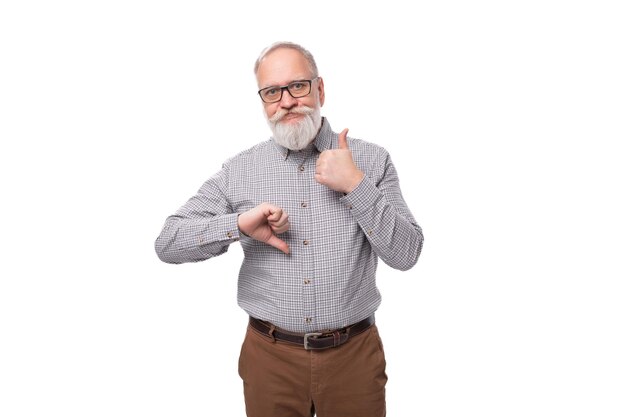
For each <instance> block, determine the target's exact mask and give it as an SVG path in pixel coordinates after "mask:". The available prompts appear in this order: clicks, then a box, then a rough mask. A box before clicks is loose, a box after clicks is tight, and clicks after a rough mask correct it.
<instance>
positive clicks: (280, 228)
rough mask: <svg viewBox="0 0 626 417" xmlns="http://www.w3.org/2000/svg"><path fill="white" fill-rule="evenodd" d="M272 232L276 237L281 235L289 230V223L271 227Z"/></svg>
mask: <svg viewBox="0 0 626 417" xmlns="http://www.w3.org/2000/svg"><path fill="white" fill-rule="evenodd" d="M271 228H272V231H273V232H274V233H276V234H277V235H279V234H281V233H285V232H286V231H287V230H289V222H287V223H285V224H283V225H281V226H271Z"/></svg>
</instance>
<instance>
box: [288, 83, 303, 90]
mask: <svg viewBox="0 0 626 417" xmlns="http://www.w3.org/2000/svg"><path fill="white" fill-rule="evenodd" d="M304 88H305V83H303V82H300V81H295V82H293V83H291V84H290V85H289V89H290V90H292V91H298V90H303V89H304Z"/></svg>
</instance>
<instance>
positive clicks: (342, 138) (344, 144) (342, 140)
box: [339, 128, 349, 149]
mask: <svg viewBox="0 0 626 417" xmlns="http://www.w3.org/2000/svg"><path fill="white" fill-rule="evenodd" d="M347 136H348V128H345V129H344V130H342V131H341V133H340V134H339V149H349V148H348V139H347Z"/></svg>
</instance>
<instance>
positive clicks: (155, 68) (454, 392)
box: [0, 0, 626, 417]
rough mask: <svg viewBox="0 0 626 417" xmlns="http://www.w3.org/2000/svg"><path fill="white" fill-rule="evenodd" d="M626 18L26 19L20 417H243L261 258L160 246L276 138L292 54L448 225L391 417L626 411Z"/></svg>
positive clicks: (485, 11)
mask: <svg viewBox="0 0 626 417" xmlns="http://www.w3.org/2000/svg"><path fill="white" fill-rule="evenodd" d="M406 3H407V4H409V2H406ZM619 3H620V2H618V1H615V2H610V1H546V0H543V1H523V2H522V1H518V2H512V1H508V2H503V1H484V0H483V1H475V2H464V1H436V2H435V1H433V2H420V3H415V4H412V5H411V7H410V8H409V7H408V6H405V5H403V4H404V2H399V1H385V2H382V3H380V2H377V3H367V2H363V1H358V2H357V1H341V2H339V1H337V2H332V3H331V2H325V1H319V2H307V3H296V2H292V1H290V2H284V1H272V2H255V3H253V2H250V3H249V4H245V3H241V2H231V3H229V4H228V5H225V4H223V5H219V6H216V5H211V4H210V2H203V1H196V2H191V1H178V2H165V1H138V0H125V1H106V2H105V1H100V2H97V1H56V2H44V1H40V2H35V1H19V2H18V1H6V2H3V3H2V5H1V6H0V60H1V64H0V139H1V141H2V147H1V149H2V151H1V164H0V181H1V184H0V185H1V187H2V188H1V190H2V204H1V207H0V210H1V215H2V227H1V228H0V256H1V263H0V268H1V270H0V274H1V283H0V350H1V354H0V415H2V416H7V417H9V416H11V417H12V416H51V415H62V416H81V417H83V416H133V417H135V416H151V417H156V416H216V415H219V416H244V406H243V394H242V385H241V381H240V379H239V376H238V375H237V359H238V355H239V349H240V345H241V341H242V339H243V334H244V331H245V325H246V320H247V317H246V315H245V313H244V312H243V311H242V310H241V309H239V307H238V306H237V304H236V278H237V271H238V268H239V265H240V261H241V258H242V252H241V248H240V247H239V245H238V244H235V245H232V246H231V248H230V250H229V252H228V253H227V254H226V255H224V256H222V257H219V258H216V259H212V260H210V261H208V262H206V263H200V264H186V265H178V266H174V265H167V264H164V263H161V262H160V261H159V260H158V259H157V257H156V255H155V253H154V249H153V242H154V239H155V238H156V237H157V235H158V233H159V232H160V230H161V227H162V225H163V222H164V220H165V218H166V217H167V216H168V215H169V214H172V213H173V212H174V211H175V210H176V209H177V208H178V207H179V206H180V205H182V204H183V203H185V201H186V200H187V199H188V198H189V197H191V196H192V195H193V194H194V193H195V191H196V190H197V189H198V188H199V187H200V185H201V184H202V183H203V182H204V181H205V180H206V179H207V178H208V177H210V176H211V175H212V174H213V173H214V172H216V171H217V170H218V169H219V168H220V166H221V163H222V162H223V161H224V160H226V159H227V158H229V157H231V156H233V155H234V154H235V153H237V152H239V151H241V150H243V149H246V148H248V147H250V146H252V145H254V144H256V143H257V142H259V141H261V140H265V139H266V138H267V137H269V134H270V132H269V129H268V128H267V126H266V124H265V121H264V119H263V117H262V113H261V105H260V102H259V99H258V96H256V84H255V80H254V77H253V73H252V66H253V62H254V60H255V59H256V57H257V55H258V54H259V52H260V51H261V50H262V49H263V48H264V47H265V46H267V45H268V44H270V43H272V42H274V41H277V40H291V41H295V42H299V43H302V44H303V45H304V46H305V47H307V48H308V49H310V50H311V51H312V52H313V54H314V55H315V56H316V58H317V61H318V66H319V68H320V74H321V75H322V76H323V77H324V80H325V85H326V106H325V107H324V108H323V114H324V115H325V116H327V117H328V118H329V120H330V122H331V124H332V125H333V127H334V128H335V130H341V129H342V128H343V127H349V128H350V135H351V136H354V137H360V138H363V139H366V140H369V141H372V142H375V143H378V144H380V145H383V146H384V147H386V148H387V149H388V150H389V151H390V153H391V155H392V157H393V160H394V162H395V164H396V167H397V169H398V172H399V174H400V179H401V185H402V189H403V192H404V196H405V199H406V200H407V202H408V204H409V206H410V207H411V209H412V211H413V213H414V215H415V217H416V218H417V220H418V222H419V223H420V224H421V226H422V227H423V229H424V234H425V239H426V240H425V245H424V250H423V252H422V256H421V258H420V261H419V262H418V264H417V266H416V267H415V268H413V269H412V270H411V271H409V272H398V271H394V270H392V269H390V268H388V267H387V266H385V265H384V264H382V263H381V266H380V268H379V274H378V283H379V287H380V290H381V292H382V294H383V304H382V306H381V308H380V310H379V312H378V315H377V320H378V324H379V327H380V331H381V334H382V337H383V340H384V343H385V349H386V353H387V361H388V375H389V378H390V379H389V383H388V386H387V387H388V397H387V399H388V414H389V415H390V416H427V417H436V416H437V417H438V416H442V417H443V416H450V417H452V416H454V417H457V416H481V417H485V416H494V417H495V416H498V417H500V416H507V417H508V416H550V417H551V416H603V417H609V416H624V415H626V400H625V397H624V395H625V392H626V355H625V354H624V352H626V336H625V333H626V332H625V330H626V329H625V327H626V326H625V318H626V306H625V302H624V300H625V296H626V284H625V283H624V280H625V279H626V268H625V267H624V253H625V250H626V245H625V243H624V235H625V232H626V222H625V221H624V213H625V212H626V205H625V203H624V188H625V187H624V178H626V170H625V168H624V165H625V163H624V157H625V153H624V151H623V150H622V142H624V140H625V139H626V135H625V131H626V129H625V114H626V113H625V111H626V99H625V97H626V82H625V79H626V77H624V74H626V60H625V53H624V52H625V50H626V49H625V46H626V45H625V43H626V42H625V41H624V40H625V39H626V30H625V25H624V21H625V20H626V15H625V14H624V12H623V11H622V10H621V9H620V8H619V7H618V4H619Z"/></svg>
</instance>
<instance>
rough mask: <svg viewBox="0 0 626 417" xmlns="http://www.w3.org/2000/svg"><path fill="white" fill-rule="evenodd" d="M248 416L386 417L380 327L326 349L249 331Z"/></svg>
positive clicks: (243, 370)
mask: <svg viewBox="0 0 626 417" xmlns="http://www.w3.org/2000/svg"><path fill="white" fill-rule="evenodd" d="M239 375H240V376H241V379H243V387H244V397H245V401H246V413H247V415H248V417H312V416H314V415H316V416H317V417H353V416H354V417H357V416H358V417H384V416H385V414H386V410H385V384H386V382H387V375H386V374H385V354H384V352H383V346H382V343H381V340H380V336H379V334H378V329H377V328H376V325H373V326H372V327H370V328H369V329H367V330H366V331H364V332H363V333H361V334H359V335H357V336H354V337H353V338H350V339H349V340H348V341H347V342H346V343H344V344H343V345H340V346H337V347H334V348H328V349H324V350H304V348H303V347H300V346H296V345H293V344H290V343H285V342H281V341H272V339H270V338H269V337H267V336H264V335H261V334H259V333H258V332H257V331H256V330H254V329H252V328H250V327H248V330H247V332H246V337H245V339H244V342H243V346H242V347H241V355H240V357H239Z"/></svg>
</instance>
